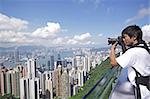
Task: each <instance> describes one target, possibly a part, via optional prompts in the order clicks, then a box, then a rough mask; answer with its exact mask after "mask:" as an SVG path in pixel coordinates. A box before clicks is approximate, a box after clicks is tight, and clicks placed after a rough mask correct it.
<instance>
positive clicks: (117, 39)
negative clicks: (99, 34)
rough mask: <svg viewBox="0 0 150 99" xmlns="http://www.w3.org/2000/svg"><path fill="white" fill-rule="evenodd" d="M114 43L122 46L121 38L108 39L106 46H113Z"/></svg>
mask: <svg viewBox="0 0 150 99" xmlns="http://www.w3.org/2000/svg"><path fill="white" fill-rule="evenodd" d="M116 42H117V44H119V45H122V44H123V40H122V37H121V36H118V37H117V38H108V45H110V44H112V45H113V44H114V43H116Z"/></svg>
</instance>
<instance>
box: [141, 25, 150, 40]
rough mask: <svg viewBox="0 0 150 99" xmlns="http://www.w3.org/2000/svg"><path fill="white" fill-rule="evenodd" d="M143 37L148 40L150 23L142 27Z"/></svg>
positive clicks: (149, 38)
mask: <svg viewBox="0 0 150 99" xmlns="http://www.w3.org/2000/svg"><path fill="white" fill-rule="evenodd" d="M142 31H143V38H144V39H145V40H147V41H150V24H149V25H145V26H143V27H142Z"/></svg>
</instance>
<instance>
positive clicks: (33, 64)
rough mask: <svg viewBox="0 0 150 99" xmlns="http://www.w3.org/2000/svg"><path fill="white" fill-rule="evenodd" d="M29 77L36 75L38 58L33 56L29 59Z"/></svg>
mask: <svg viewBox="0 0 150 99" xmlns="http://www.w3.org/2000/svg"><path fill="white" fill-rule="evenodd" d="M27 68H28V78H30V79H32V78H35V77H36V59H34V58H31V59H29V60H28V61H27Z"/></svg>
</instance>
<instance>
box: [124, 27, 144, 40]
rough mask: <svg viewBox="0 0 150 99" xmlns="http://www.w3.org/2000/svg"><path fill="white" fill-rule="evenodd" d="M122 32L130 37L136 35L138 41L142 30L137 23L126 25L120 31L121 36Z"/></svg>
mask: <svg viewBox="0 0 150 99" xmlns="http://www.w3.org/2000/svg"><path fill="white" fill-rule="evenodd" d="M124 34H127V35H128V36H129V37H130V38H131V37H137V41H138V42H141V41H142V36H143V32H142V30H141V28H140V27H139V26H137V25H131V26H128V27H126V28H125V29H124V30H123V31H122V36H123V35H124Z"/></svg>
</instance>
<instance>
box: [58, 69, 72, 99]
mask: <svg viewBox="0 0 150 99" xmlns="http://www.w3.org/2000/svg"><path fill="white" fill-rule="evenodd" d="M60 83H61V99H68V97H69V96H71V92H70V83H69V74H68V73H67V70H64V72H63V73H62V75H61V82H60Z"/></svg>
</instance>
